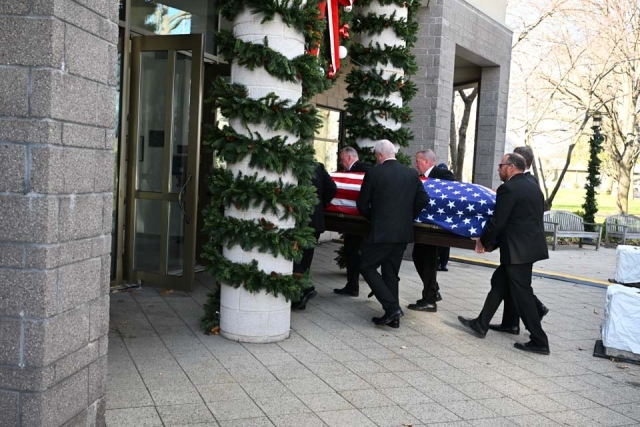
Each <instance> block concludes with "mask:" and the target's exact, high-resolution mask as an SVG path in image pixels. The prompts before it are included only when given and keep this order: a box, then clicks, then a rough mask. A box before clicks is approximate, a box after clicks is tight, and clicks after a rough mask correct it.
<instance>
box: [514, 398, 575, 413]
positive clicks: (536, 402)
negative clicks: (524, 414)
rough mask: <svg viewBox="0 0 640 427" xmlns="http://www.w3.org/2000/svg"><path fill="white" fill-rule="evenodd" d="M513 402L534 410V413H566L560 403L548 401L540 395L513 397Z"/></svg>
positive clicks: (548, 399) (565, 408)
mask: <svg viewBox="0 0 640 427" xmlns="http://www.w3.org/2000/svg"><path fill="white" fill-rule="evenodd" d="M513 400H515V401H516V402H518V403H520V404H522V405H524V406H526V407H527V408H530V409H532V410H534V411H535V412H541V413H546V412H561V411H566V410H567V409H569V408H567V407H566V406H564V405H563V404H561V403H558V402H556V401H555V400H552V399H550V398H549V397H547V396H544V395H542V394H530V395H527V396H514V397H513Z"/></svg>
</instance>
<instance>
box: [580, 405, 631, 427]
mask: <svg viewBox="0 0 640 427" xmlns="http://www.w3.org/2000/svg"><path fill="white" fill-rule="evenodd" d="M576 412H577V413H579V414H581V415H584V416H585V417H588V418H590V419H592V420H593V421H595V422H597V423H598V424H599V425H602V426H622V425H630V424H636V423H637V420H635V419H633V418H629V417H627V416H625V415H623V414H621V413H619V412H617V411H612V410H611V409H609V408H589V409H578V410H577V411H576Z"/></svg>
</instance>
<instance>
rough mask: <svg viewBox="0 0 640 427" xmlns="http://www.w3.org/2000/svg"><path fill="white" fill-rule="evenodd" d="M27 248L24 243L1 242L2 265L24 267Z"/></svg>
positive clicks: (0, 264) (0, 263)
mask: <svg viewBox="0 0 640 427" xmlns="http://www.w3.org/2000/svg"><path fill="white" fill-rule="evenodd" d="M24 260H25V248H24V246H23V245H16V244H0V267H9V268H21V267H24V264H25V263H24Z"/></svg>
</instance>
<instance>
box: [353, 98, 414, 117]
mask: <svg viewBox="0 0 640 427" xmlns="http://www.w3.org/2000/svg"><path fill="white" fill-rule="evenodd" d="M345 104H346V105H348V106H349V107H350V108H349V111H350V112H351V114H353V115H354V116H356V117H368V118H369V120H371V121H374V120H376V119H377V118H378V117H379V118H381V119H388V118H391V119H393V120H395V121H396V122H399V123H408V122H409V121H411V111H412V110H411V108H409V107H398V106H397V105H396V104H394V103H392V102H389V101H388V100H386V99H385V100H380V99H369V100H367V102H362V98H347V99H345Z"/></svg>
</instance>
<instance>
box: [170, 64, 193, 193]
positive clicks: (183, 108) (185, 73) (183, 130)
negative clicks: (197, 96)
mask: <svg viewBox="0 0 640 427" xmlns="http://www.w3.org/2000/svg"><path fill="white" fill-rule="evenodd" d="M173 83H174V87H173V106H172V113H173V131H172V135H171V154H172V156H171V180H170V183H169V188H170V190H169V191H170V192H171V193H179V192H180V190H181V189H182V187H183V186H184V185H185V183H186V182H187V159H188V155H189V150H188V148H189V108H190V105H191V104H190V96H191V57H190V56H187V55H184V54H182V53H177V54H176V66H175V74H174V77H173ZM183 196H184V194H183Z"/></svg>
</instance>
